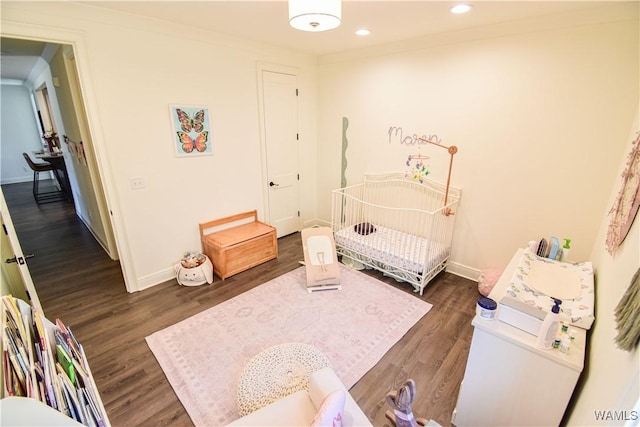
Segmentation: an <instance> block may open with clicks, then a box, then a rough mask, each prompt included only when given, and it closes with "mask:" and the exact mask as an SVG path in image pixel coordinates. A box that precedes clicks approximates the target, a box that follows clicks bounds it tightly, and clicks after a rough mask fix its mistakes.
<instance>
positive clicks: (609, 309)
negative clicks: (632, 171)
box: [568, 107, 640, 426]
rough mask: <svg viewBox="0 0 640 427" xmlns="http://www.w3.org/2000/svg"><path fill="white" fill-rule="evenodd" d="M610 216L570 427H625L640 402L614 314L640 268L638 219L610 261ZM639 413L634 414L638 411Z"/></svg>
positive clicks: (639, 367)
mask: <svg viewBox="0 0 640 427" xmlns="http://www.w3.org/2000/svg"><path fill="white" fill-rule="evenodd" d="M639 116H640V107H639V108H638V110H637V113H636V119H635V122H634V123H633V126H632V128H631V132H630V134H629V136H628V137H627V139H626V141H627V144H626V145H625V154H624V156H622V159H621V162H620V165H619V168H618V171H619V172H620V173H621V172H622V171H623V170H624V167H625V165H626V161H627V153H628V152H629V151H630V150H631V146H632V144H631V143H632V141H634V140H635V138H636V136H637V133H638V132H640V118H639ZM616 176H617V177H618V178H617V179H616V180H615V183H614V185H613V186H612V188H611V192H610V194H609V204H608V205H607V206H609V207H610V206H612V205H613V202H614V198H615V197H616V196H617V194H618V191H619V188H620V178H619V177H620V174H617V175H616ZM608 211H609V210H608V209H607V210H606V211H605V212H604V218H603V219H602V222H601V225H600V228H599V230H598V235H597V239H596V242H595V245H594V246H593V251H592V253H591V257H590V259H591V260H592V261H593V264H594V267H595V269H596V298H597V300H596V313H595V316H596V321H595V323H594V326H593V328H592V330H591V334H590V336H589V345H588V347H587V349H588V359H587V360H588V362H587V363H586V367H585V372H584V373H583V377H584V380H583V381H584V385H583V387H582V390H581V391H580V392H579V393H578V395H577V396H576V397H577V399H576V404H575V407H574V409H573V412H572V414H571V418H570V419H569V420H568V421H569V424H570V425H575V426H584V425H594V426H595V425H608V426H611V425H624V422H625V419H624V417H625V416H626V418H627V419H630V418H632V414H631V411H632V410H634V405H635V404H636V402H637V401H638V397H639V396H640V353H639V352H638V348H637V347H636V349H635V351H633V352H631V353H629V352H626V351H622V350H620V349H619V348H618V347H616V346H615V344H614V339H615V337H616V336H617V330H616V322H615V317H614V310H615V308H616V306H617V305H618V302H619V301H620V299H621V298H622V296H623V295H624V293H625V291H626V290H627V288H628V286H629V284H630V283H631V279H632V277H633V275H634V274H635V273H636V271H637V270H638V268H639V266H640V217H638V218H636V220H635V222H634V224H633V226H632V227H631V231H630V232H629V235H628V236H627V238H626V239H625V240H624V242H623V243H622V245H621V246H620V247H619V248H618V250H617V251H616V252H615V253H614V255H613V256H611V255H609V253H608V252H607V251H606V249H605V248H606V246H605V242H606V237H607V228H608V225H609V219H610V218H609V215H608ZM602 213H603V212H601V215H602ZM638 409H639V408H635V410H636V411H637V410H638ZM596 410H599V411H617V413H618V414H620V413H622V412H624V411H626V415H625V416H623V417H622V418H621V419H617V420H616V419H614V420H602V419H601V420H597V419H596V418H595V414H594V411H596ZM638 416H640V414H638V413H637V412H636V416H635V418H636V420H637V419H638ZM636 423H637V421H636ZM636 425H637V424H636Z"/></svg>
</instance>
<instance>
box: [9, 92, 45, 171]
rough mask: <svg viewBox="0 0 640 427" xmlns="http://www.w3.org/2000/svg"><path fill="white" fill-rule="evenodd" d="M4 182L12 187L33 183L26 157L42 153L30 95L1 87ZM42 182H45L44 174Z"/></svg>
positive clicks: (38, 127)
mask: <svg viewBox="0 0 640 427" xmlns="http://www.w3.org/2000/svg"><path fill="white" fill-rule="evenodd" d="M0 104H1V105H2V109H1V111H0V123H2V126H1V128H0V154H1V156H0V174H1V175H0V176H1V179H0V182H2V184H12V183H16V182H25V181H31V180H33V171H32V170H31V169H29V167H28V165H27V162H26V161H25V160H24V158H23V157H22V153H23V152H26V153H30V152H31V151H37V150H41V149H42V139H41V138H40V133H39V129H40V126H39V125H38V122H37V121H36V118H35V116H34V113H33V103H32V99H31V95H30V91H29V89H28V88H27V87H25V86H23V85H14V84H2V86H1V87H0ZM42 175H43V176H41V178H44V174H42Z"/></svg>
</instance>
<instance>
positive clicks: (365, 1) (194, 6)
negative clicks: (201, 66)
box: [85, 0, 602, 55]
mask: <svg viewBox="0 0 640 427" xmlns="http://www.w3.org/2000/svg"><path fill="white" fill-rule="evenodd" d="M463 2H465V1H464V0H460V1H433V0H421V1H417V0H414V1H398V0H394V1H376V0H373V1H372V0H343V2H342V24H341V25H340V26H339V27H338V28H336V29H334V30H330V31H326V32H319V33H308V32H304V31H299V30H295V29H293V28H291V27H290V26H289V16H288V3H287V1H284V0H262V1H245V0H226V1H153V2H150V1H102V0H100V1H88V2H85V3H88V4H91V5H93V6H95V7H101V8H108V9H113V10H118V11H121V12H126V13H131V14H134V15H141V16H146V17H151V18H155V19H159V20H162V21H167V22H173V23H177V24H182V25H184V26H185V27H190V28H200V29H205V30H210V31H214V32H219V33H224V34H230V35H233V36H237V37H241V38H245V39H249V40H254V41H259V42H262V43H268V44H272V45H277V46H282V47H287V48H291V49H295V50H297V51H302V52H307V53H310V54H314V55H324V54H330V53H338V52H342V51H345V50H351V49H358V48H363V47H370V46H374V45H379V44H385V43H390V42H397V41H400V40H407V39H412V38H416V37H421V36H425V35H429V34H436V33H442V32H449V31H456V30H461V29H465V28H470V27H477V26H485V25H490V24H496V23H500V22H510V21H515V20H518V19H523V18H528V17H533V16H545V15H551V14H556V13H561V12H566V11H571V10H577V9H584V8H589V7H596V6H598V5H599V4H600V5H602V3H601V2H593V1H477V0H476V1H469V2H466V3H468V4H472V5H473V6H474V8H473V9H472V11H471V12H469V13H467V14H464V15H454V14H452V13H451V12H450V11H449V9H450V8H451V7H452V6H453V5H455V4H457V3H463ZM362 27H365V28H368V29H370V30H371V31H372V33H371V35H369V36H367V37H359V36H356V35H355V34H354V31H355V30H356V29H358V28H362Z"/></svg>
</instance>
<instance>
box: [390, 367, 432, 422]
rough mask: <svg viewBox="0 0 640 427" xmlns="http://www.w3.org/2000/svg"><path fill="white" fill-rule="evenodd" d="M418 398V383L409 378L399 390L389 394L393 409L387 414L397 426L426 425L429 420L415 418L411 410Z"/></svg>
mask: <svg viewBox="0 0 640 427" xmlns="http://www.w3.org/2000/svg"><path fill="white" fill-rule="evenodd" d="M415 398H416V383H415V381H413V380H412V379H408V380H407V381H406V382H405V383H404V385H403V386H402V387H400V388H399V389H398V391H396V392H394V393H389V394H387V403H388V404H389V406H391V409H393V411H387V412H386V413H385V416H386V417H387V418H388V419H389V421H391V422H392V423H393V424H394V425H395V426H396V427H418V426H425V425H426V424H427V423H428V422H429V421H428V420H426V419H424V418H415V417H414V416H413V411H412V410H411V404H412V403H413V401H414V400H415Z"/></svg>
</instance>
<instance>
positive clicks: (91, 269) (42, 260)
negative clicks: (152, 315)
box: [2, 182, 126, 319]
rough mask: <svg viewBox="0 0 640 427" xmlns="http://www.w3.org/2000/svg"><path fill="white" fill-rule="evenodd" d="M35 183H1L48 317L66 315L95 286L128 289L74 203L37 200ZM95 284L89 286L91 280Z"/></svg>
mask: <svg viewBox="0 0 640 427" xmlns="http://www.w3.org/2000/svg"><path fill="white" fill-rule="evenodd" d="M31 185H32V184H31V182H24V183H17V184H6V185H3V186H2V191H3V193H4V197H5V200H6V202H7V206H8V207H9V213H10V214H11V219H12V221H13V225H14V227H15V229H16V233H17V235H18V239H19V240H20V245H21V247H22V251H23V253H24V254H25V256H26V255H27V254H34V255H35V256H34V257H33V258H29V259H28V260H27V264H28V266H29V270H30V272H31V276H32V278H33V282H34V284H35V286H36V290H37V291H38V297H39V299H40V302H41V303H42V306H43V309H44V311H45V312H46V315H47V317H49V318H53V319H55V318H56V317H61V318H64V317H66V316H65V313H67V312H69V311H70V310H71V307H72V306H73V305H75V304H78V303H82V301H84V299H85V298H94V297H95V296H96V289H97V288H105V289H110V291H111V292H116V293H122V294H125V293H126V290H125V286H124V280H123V278H122V271H121V269H120V263H119V262H118V261H113V260H112V259H111V258H109V256H108V255H107V253H106V252H105V251H104V249H103V248H102V247H101V246H100V244H99V243H98V242H97V241H96V239H95V238H94V237H93V235H92V234H91V232H90V231H89V230H88V229H87V227H86V226H85V225H84V223H83V222H82V221H81V220H80V218H79V217H78V216H77V215H76V212H75V208H74V205H73V203H72V202H69V201H67V200H60V201H56V202H51V203H44V204H40V205H37V204H36V202H35V200H34V198H33V194H32V193H31ZM89 280H90V282H91V286H87V281H89Z"/></svg>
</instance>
